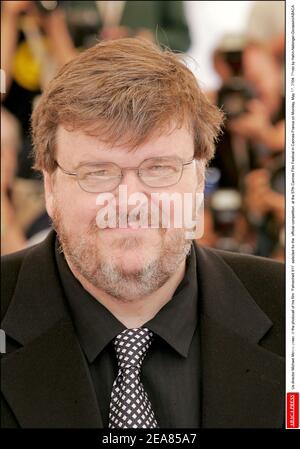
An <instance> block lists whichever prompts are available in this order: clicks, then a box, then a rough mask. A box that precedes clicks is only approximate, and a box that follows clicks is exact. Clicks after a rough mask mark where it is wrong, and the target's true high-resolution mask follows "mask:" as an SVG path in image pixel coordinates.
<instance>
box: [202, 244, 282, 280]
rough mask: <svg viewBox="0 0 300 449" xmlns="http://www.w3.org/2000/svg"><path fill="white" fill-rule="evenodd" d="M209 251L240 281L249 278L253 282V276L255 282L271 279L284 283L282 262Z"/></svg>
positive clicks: (214, 250) (227, 252) (248, 255)
mask: <svg viewBox="0 0 300 449" xmlns="http://www.w3.org/2000/svg"><path fill="white" fill-rule="evenodd" d="M211 251H213V252H214V253H215V254H216V255H218V256H219V257H221V258H222V259H223V260H224V262H226V263H227V264H228V265H229V266H230V267H231V268H232V270H233V271H234V272H235V273H236V274H237V275H238V276H239V277H241V279H244V280H246V279H247V277H250V278H251V280H252V282H253V281H254V280H255V279H253V276H257V280H262V279H265V280H266V281H267V280H268V279H270V278H272V280H273V281H274V280H277V281H278V282H280V283H284V276H285V267H284V263H282V262H278V261H277V260H273V259H267V258H266V257H259V256H253V255H250V254H240V253H234V252H231V251H221V250H216V249H211Z"/></svg>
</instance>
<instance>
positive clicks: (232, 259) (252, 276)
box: [210, 249, 285, 327]
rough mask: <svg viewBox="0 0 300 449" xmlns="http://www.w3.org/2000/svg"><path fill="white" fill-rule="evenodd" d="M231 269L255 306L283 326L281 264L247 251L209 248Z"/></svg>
mask: <svg viewBox="0 0 300 449" xmlns="http://www.w3.org/2000/svg"><path fill="white" fill-rule="evenodd" d="M210 251H212V252H213V253H214V254H215V255H217V256H218V257H221V258H222V259H223V261H224V262H225V263H226V264H227V266H229V267H230V268H231V270H232V271H233V272H234V274H235V275H236V276H237V277H238V279H239V281H240V282H241V283H242V284H243V286H244V287H245V288H246V289H247V290H248V292H249V293H250V295H251V296H252V297H253V298H254V300H255V301H256V303H257V304H258V306H259V307H260V308H261V309H262V310H264V312H265V313H266V314H267V315H268V316H269V317H270V318H271V320H272V321H273V322H280V323H281V324H280V326H282V327H283V326H284V316H285V265H284V264H283V263H282V262H278V261H276V260H272V259H267V258H265V257H258V256H252V255H248V254H239V253H233V252H230V251H221V250H215V249H210Z"/></svg>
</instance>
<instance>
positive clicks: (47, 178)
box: [43, 170, 54, 218]
mask: <svg viewBox="0 0 300 449" xmlns="http://www.w3.org/2000/svg"><path fill="white" fill-rule="evenodd" d="M43 176H44V189H45V201H46V210H47V213H48V215H49V217H51V218H52V217H53V202H54V185H53V184H54V175H53V174H51V173H49V172H47V171H45V170H43Z"/></svg>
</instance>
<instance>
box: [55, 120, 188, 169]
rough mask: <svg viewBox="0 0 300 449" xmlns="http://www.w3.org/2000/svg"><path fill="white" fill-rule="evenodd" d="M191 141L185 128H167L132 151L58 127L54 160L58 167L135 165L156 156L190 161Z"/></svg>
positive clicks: (82, 133)
mask: <svg viewBox="0 0 300 449" xmlns="http://www.w3.org/2000/svg"><path fill="white" fill-rule="evenodd" d="M193 154H194V140H193V136H192V134H191V132H190V131H189V130H188V128H187V127H185V126H183V127H181V128H180V129H178V128H174V127H173V128H170V129H168V130H166V131H165V132H162V133H161V134H160V135H155V134H154V135H153V136H152V137H151V138H149V139H148V140H147V141H146V142H145V143H142V144H141V145H139V147H138V148H137V149H135V150H131V149H130V148H129V147H126V146H122V147H121V146H112V145H110V144H108V143H105V142H103V141H101V139H100V138H98V137H94V136H89V135H87V134H85V133H84V132H83V131H68V130H66V129H65V128H64V127H63V126H61V125H60V126H59V127H58V129H57V135H56V158H57V160H58V162H59V163H60V164H65V165H66V166H67V167H68V168H69V167H71V166H72V167H76V166H78V165H80V164H82V163H86V162H101V161H111V162H115V163H118V164H120V165H123V164H126V166H131V165H132V166H136V165H138V164H139V163H140V162H142V161H143V160H144V159H148V158H150V157H160V156H164V157H166V156H177V157H180V158H182V159H183V160H187V159H189V158H192V157H193Z"/></svg>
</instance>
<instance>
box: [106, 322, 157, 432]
mask: <svg viewBox="0 0 300 449" xmlns="http://www.w3.org/2000/svg"><path fill="white" fill-rule="evenodd" d="M152 340H153V333H152V332H151V331H150V330H149V329H147V328H144V327H140V328H135V329H125V330H124V331H123V332H121V333H120V334H119V335H117V337H116V338H115V339H114V347H115V350H116V355H117V360H118V366H119V372H118V376H117V378H116V380H115V381H114V383H113V387H112V392H111V401H110V411H109V426H108V427H109V428H124V429H128V428H147V429H150V428H155V427H158V425H157V421H156V419H155V416H154V412H153V410H152V406H151V403H150V400H149V398H148V395H147V393H146V391H145V389H144V387H143V384H142V383H141V380H140V374H141V367H142V363H143V360H144V358H145V356H146V353H147V350H148V349H149V347H150V345H151V343H152Z"/></svg>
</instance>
